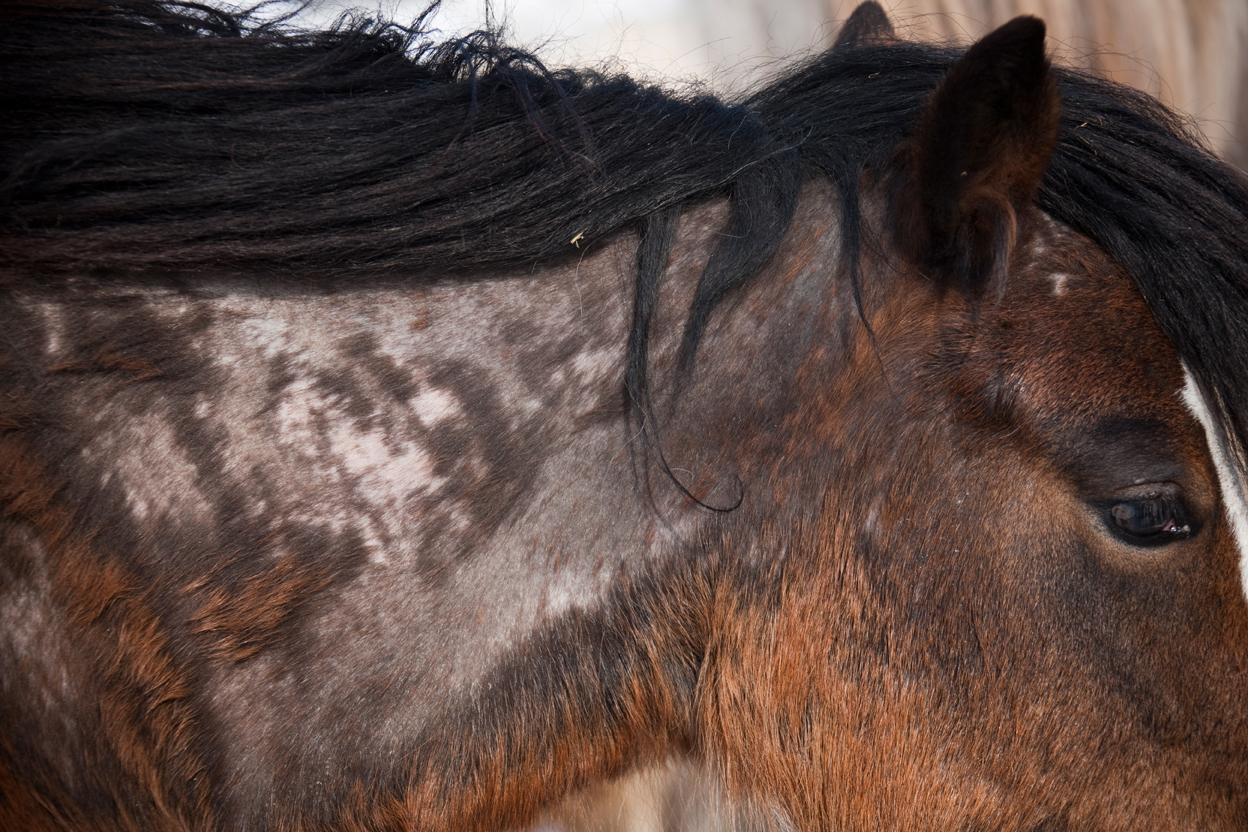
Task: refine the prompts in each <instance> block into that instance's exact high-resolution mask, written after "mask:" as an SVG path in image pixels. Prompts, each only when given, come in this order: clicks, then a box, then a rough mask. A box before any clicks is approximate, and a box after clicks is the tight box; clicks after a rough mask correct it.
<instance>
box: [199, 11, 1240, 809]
mask: <svg viewBox="0 0 1248 832" xmlns="http://www.w3.org/2000/svg"><path fill="white" fill-rule="evenodd" d="M222 4H223V5H224V4H225V3H222ZM426 5H427V3H426V2H425V0H312V1H311V2H310V3H309V4H307V6H306V7H305V8H304V10H303V11H302V12H301V13H300V15H299V18H298V19H299V22H300V23H301V24H304V25H312V26H324V25H328V24H331V23H333V22H334V21H335V20H336V19H337V18H338V17H339V16H340V15H342V14H343V13H345V12H347V11H349V10H351V9H356V10H358V12H359V13H361V14H363V15H365V16H371V17H383V18H388V19H392V20H394V21H396V22H400V23H410V22H411V21H412V20H414V19H415V18H416V17H418V16H419V15H420V14H421V13H422V12H423V11H424V9H425V7H426ZM856 5H857V0H844V1H843V0H771V2H763V1H762V0H622V1H621V2H594V0H495V2H492V3H489V4H488V5H487V4H486V2H485V0H445V2H443V3H442V5H441V6H440V8H439V9H438V10H437V12H436V13H435V14H434V16H433V17H432V18H431V20H432V25H433V27H435V28H436V29H438V30H440V32H441V34H442V35H443V36H445V37H453V36H455V35H458V34H465V33H467V32H470V31H472V30H474V29H477V28H481V27H483V26H486V25H493V26H496V27H499V26H501V27H502V28H504V29H505V30H506V31H507V33H508V40H509V41H510V42H511V43H512V44H513V45H516V46H522V47H526V48H528V49H531V50H533V51H536V52H537V53H538V54H539V55H540V56H541V57H542V59H543V60H544V62H545V63H546V64H547V65H548V66H552V67H553V66H567V65H578V66H583V65H590V66H602V65H604V64H605V65H607V66H609V67H611V68H614V69H621V70H624V71H627V72H629V73H630V74H633V75H635V76H641V77H645V78H647V79H651V80H655V81H663V82H665V83H668V84H689V83H692V84H699V85H703V86H706V87H709V88H710V89H712V90H713V91H715V92H718V93H722V94H725V95H729V96H731V95H733V94H734V93H740V92H743V91H745V90H747V89H749V88H750V87H751V86H753V85H757V84H759V83H761V82H763V81H765V80H766V79H767V78H768V77H769V76H771V75H773V74H774V73H775V72H777V71H779V70H781V69H783V67H784V66H786V65H787V64H788V63H790V62H792V61H795V60H798V59H800V58H802V57H803V56H805V55H809V54H810V53H811V52H812V51H817V50H821V49H824V48H826V47H828V46H829V45H831V43H832V41H833V39H835V37H836V34H837V32H838V30H839V28H840V25H841V23H842V22H843V21H844V20H845V18H846V17H848V16H849V14H850V13H851V12H852V11H853V9H854V8H855V6H856ZM881 5H882V6H884V7H885V9H886V10H887V11H888V12H889V16H890V17H891V18H892V20H893V23H894V26H896V27H897V30H898V34H899V35H900V36H902V37H905V38H909V39H918V40H929V41H953V42H960V43H967V42H970V41H972V40H975V39H977V38H979V37H980V36H982V35H983V34H985V33H986V32H987V31H988V30H990V29H992V28H994V27H996V26H999V25H1000V24H1002V23H1004V22H1006V21H1007V20H1009V19H1010V18H1012V17H1014V16H1016V15H1019V14H1034V15H1037V16H1039V17H1041V18H1043V19H1044V20H1045V22H1046V23H1047V24H1048V32H1049V38H1050V51H1051V52H1052V53H1053V55H1054V57H1055V59H1056V60H1058V61H1060V62H1064V63H1068V64H1072V65H1076V66H1081V67H1085V68H1089V69H1092V70H1094V71H1096V72H1098V73H1101V74H1103V75H1105V76H1107V77H1110V78H1112V79H1114V80H1116V81H1120V82H1122V83H1125V84H1130V85H1132V86H1135V87H1138V88H1140V89H1142V90H1145V91H1146V92H1149V93H1151V94H1152V95H1154V96H1156V97H1158V98H1160V99H1161V100H1162V101H1163V102H1165V103H1166V104H1167V105H1169V106H1170V107H1172V108H1175V109H1178V110H1181V111H1183V112H1186V113H1188V114H1189V115H1190V116H1191V117H1192V118H1193V119H1194V120H1195V122H1196V123H1197V125H1198V126H1199V128H1200V130H1201V131H1202V132H1203V133H1204V135H1205V136H1206V137H1207V139H1208V141H1209V145H1210V147H1211V148H1212V149H1213V150H1214V151H1215V152H1217V153H1219V154H1220V155H1221V156H1223V158H1225V159H1227V160H1228V161H1231V162H1232V163H1234V164H1236V165H1238V166H1239V167H1240V168H1241V169H1245V170H1248V147H1246V144H1245V141H1246V139H1248V0H881ZM277 8H284V9H286V10H288V9H289V6H288V5H283V4H277ZM765 828H767V827H766V823H765V818H762V817H758V816H756V815H754V814H752V812H751V810H750V807H748V806H733V805H731V804H730V803H729V802H728V801H726V800H725V799H724V797H723V796H722V795H721V794H720V793H719V791H718V789H717V786H716V783H715V781H714V778H713V776H712V775H711V774H710V773H709V772H707V771H703V770H701V769H700V768H699V767H698V766H697V765H696V764H695V763H694V762H692V761H688V760H672V761H669V762H667V763H665V764H664V765H661V766H658V767H654V768H650V769H648V770H645V771H641V772H638V773H636V774H634V775H631V776H629V777H626V778H624V779H622V780H620V781H617V782H614V783H610V784H606V785H604V786H601V787H598V788H595V789H593V790H591V791H588V792H586V793H584V794H580V795H575V796H573V797H572V798H570V799H569V800H568V801H567V802H566V803H564V804H563V805H562V806H560V807H558V808H556V809H554V810H552V811H551V812H550V813H549V815H548V816H547V817H546V818H545V819H543V820H542V821H541V823H539V824H538V826H537V828H536V829H537V832H591V830H593V832H729V831H730V830H731V831H732V832H745V830H755V829H765Z"/></svg>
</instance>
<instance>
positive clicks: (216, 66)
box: [0, 0, 1248, 445]
mask: <svg viewBox="0 0 1248 832" xmlns="http://www.w3.org/2000/svg"><path fill="white" fill-rule="evenodd" d="M960 52H961V50H958V49H951V48H945V47H936V46H929V45H922V44H913V43H898V44H875V43H868V44H865V45H861V46H857V47H854V48H849V49H842V50H834V51H831V52H828V53H825V54H824V55H822V56H820V57H818V58H816V59H814V60H812V61H810V62H808V63H806V64H805V65H803V66H801V67H799V68H797V69H796V70H794V71H792V72H790V73H788V74H786V75H784V76H783V77H780V78H779V79H778V80H776V81H774V82H773V83H772V84H770V85H769V86H767V87H766V88H765V89H763V90H761V91H760V92H758V93H757V94H755V95H752V96H750V97H748V98H746V99H744V100H742V101H738V102H726V101H721V100H719V99H717V98H715V97H713V96H710V95H706V94H701V93H696V92H695V93H686V94H676V93H673V92H670V91H666V90H662V89H659V88H656V87H653V86H645V85H642V84H638V83H637V82H634V81H632V80H630V79H628V78H625V77H623V76H620V75H604V74H600V73H597V72H592V71H583V70H557V71H551V70H548V69H547V68H546V67H544V66H543V65H542V63H541V62H540V61H539V60H538V59H537V58H536V57H535V56H533V55H531V54H527V53H525V52H522V51H518V50H515V49H511V48H508V47H507V46H505V45H504V44H502V43H501V42H500V39H499V38H498V37H497V36H496V35H494V34H492V33H488V32H485V33H476V34H474V35H471V36H469V37H467V38H463V39H460V40H454V41H450V42H447V43H442V44H436V43H433V42H431V41H430V40H429V39H428V38H427V36H426V34H425V32H423V31H422V28H421V24H420V23H419V22H418V24H417V25H416V26H415V27H413V28H410V29H406V28H400V27H396V26H393V25H386V24H378V23H374V22H356V23H349V24H343V25H340V26H338V27H337V28H335V29H334V30H331V31H327V32H315V33H307V32H297V31H291V30H289V29H284V28H282V27H281V26H274V25H262V24H257V23H254V22H251V21H250V20H249V18H248V16H247V15H246V14H245V13H243V14H229V13H225V12H222V11H218V10H213V9H209V8H207V7H203V6H198V5H195V4H189V3H188V4H180V3H162V2H143V1H142V0H136V1H133V2H129V1H126V2H112V3H110V2H97V0H80V2H66V3H65V4H63V5H51V4H45V3H38V2H30V3H29V4H25V3H20V2H19V3H9V4H6V5H5V7H4V8H3V9H2V10H0V112H3V113H4V114H5V116H4V119H5V128H4V131H3V133H2V134H0V158H2V159H3V166H4V168H3V174H2V177H3V178H2V180H0V205H2V206H3V207H2V209H0V210H2V216H0V266H2V267H3V268H4V270H5V274H4V275H3V276H0V282H8V283H11V282H13V281H20V280H28V279H42V280H46V279H51V278H52V277H53V276H54V275H56V274H67V273H71V272H73V273H83V272H90V273H94V274H100V275H104V274H109V273H120V272H125V273H129V274H136V273H142V272H148V271H161V272H165V273H169V272H175V273H176V272H182V273H186V272H197V271H198V272H202V271H215V272H220V271H222V270H224V269H241V268H245V269H247V270H248V271H250V272H253V273H254V272H265V271H268V272H273V273H278V274H280V276H281V277H282V279H285V280H291V279H297V278H298V277H299V276H301V275H308V274H320V275H326V274H335V275H340V276H342V277H344V278H345V277H349V276H350V275H352V274H380V273H386V274H394V273H405V274H413V273H428V272H430V271H434V270H436V271H441V272H444V271H447V270H454V271H457V272H462V273H466V272H469V271H474V270H475V271H481V270H487V269H496V268H500V267H508V266H520V265H525V264H531V263H533V262H535V261H538V260H549V259H557V258H561V257H573V256H578V255H579V252H578V248H582V249H583V248H584V247H586V246H591V245H594V244H598V243H601V242H604V241H606V240H607V239H609V238H610V237H612V236H613V235H615V234H617V233H619V232H620V231H621V230H629V231H631V230H635V231H637V232H639V233H640V234H641V239H642V245H641V248H640V250H639V255H638V266H639V268H638V294H637V308H636V311H635V316H636V319H635V324H634V334H633V339H632V344H631V346H630V377H629V379H630V381H629V383H630V388H632V392H633V393H634V396H635V397H637V400H638V401H640V400H641V397H644V387H645V379H644V368H645V352H646V338H645V333H646V329H647V327H646V323H647V321H648V317H649V311H650V304H651V303H652V300H653V293H654V285H655V281H656V280H657V277H658V274H659V271H660V270H661V269H662V267H663V265H664V263H665V262H666V252H667V249H668V246H669V244H670V242H671V238H672V235H673V234H674V230H675V220H676V219H677V218H678V217H679V214H680V211H681V210H682V208H683V206H686V205H689V204H692V203H694V202H698V201H702V200H705V199H708V198H712V197H716V196H727V197H728V198H729V199H730V200H731V204H732V207H733V209H732V218H731V220H730V224H731V227H730V229H729V233H728V234H727V235H726V236H725V238H724V242H723V243H721V245H720V250H719V251H718V252H717V253H716V255H715V256H714V257H713V258H712V260H711V262H710V264H709V265H708V267H707V273H706V274H705V275H704V277H703V283H702V286H701V289H700V291H699V293H698V296H697V297H696V298H695V301H694V305H693V308H692V309H691V310H690V313H689V324H688V328H687V330H686V340H685V346H686V357H687V358H690V359H691V357H692V355H693V351H694V349H695V348H696V345H697V341H698V335H699V333H700V330H701V326H702V323H703V322H704V321H705V320H706V318H707V316H708V314H709V312H710V310H711V309H712V308H713V307H714V305H715V303H716V302H717V301H718V300H719V299H720V298H721V297H722V296H723V295H724V294H725V292H727V291H728V290H729V289H730V288H731V287H732V286H734V285H736V284H738V283H740V282H742V281H745V280H748V279H749V278H750V277H751V276H753V275H754V274H755V273H756V272H757V271H758V270H759V269H760V268H761V267H762V266H763V265H764V264H765V263H766V261H767V260H768V259H769V258H770V256H771V254H772V253H773V252H774V251H775V249H776V247H777V246H778V245H779V242H780V239H781V237H782V236H783V234H784V232H785V230H786V229H787V227H788V224H789V221H790V219H791V217H792V213H793V211H794V208H795V206H796V203H797V195H798V190H799V189H800V187H801V184H802V183H803V181H805V180H806V179H807V178H809V177H812V176H824V177H827V178H828V179H829V180H830V181H831V182H832V183H833V185H834V186H835V188H836V189H837V191H838V192H839V194H840V196H841V197H842V200H843V205H844V209H843V210H844V212H845V217H844V220H845V224H844V232H845V235H846V240H847V243H848V246H849V251H850V254H851V256H853V255H854V254H855V252H856V247H857V235H858V228H859V224H860V219H861V218H860V216H859V213H858V202H857V200H858V189H859V187H860V183H861V181H862V178H861V177H862V174H863V172H864V171H868V170H879V169H882V168H883V166H885V165H886V164H887V163H888V161H889V158H890V156H891V155H892V154H893V153H894V151H895V149H896V147H897V145H898V144H899V143H900V142H901V141H903V140H904V139H905V137H906V136H907V134H908V132H909V131H910V129H911V128H912V125H913V124H914V122H915V120H916V118H917V116H918V113H919V108H920V107H921V105H922V103H923V101H924V99H925V97H926V96H927V94H928V93H929V92H930V91H931V90H932V89H933V88H934V87H935V85H936V84H937V82H938V81H939V79H940V78H941V77H942V75H943V73H944V72H945V71H946V70H947V69H948V67H949V66H950V65H951V64H952V62H953V61H954V60H955V59H956V58H957V57H958V55H959V54H960ZM1058 75H1059V86H1060V90H1061V94H1062V97H1063V101H1064V113H1065V116H1064V125H1063V134H1062V137H1061V139H1060V142H1059V146H1058V149H1057V152H1056V154H1055V156H1054V158H1053V160H1052V162H1051V163H1050V166H1049V169H1048V172H1047V175H1046V180H1045V184H1044V186H1043V189H1042V191H1041V193H1040V196H1039V202H1040V204H1041V206H1042V207H1043V208H1044V209H1045V210H1046V211H1048V212H1049V213H1050V214H1052V215H1053V216H1055V217H1057V218H1058V219H1060V220H1062V221H1063V222H1065V223H1067V224H1069V225H1070V226H1072V227H1074V228H1075V229H1077V230H1078V231H1080V232H1082V233H1084V234H1086V235H1088V236H1089V237H1091V238H1092V239H1094V240H1096V241H1097V242H1098V243H1100V244H1101V245H1102V246H1103V247H1104V248H1105V249H1107V250H1108V252H1109V253H1110V254H1111V255H1112V256H1113V257H1114V258H1116V259H1117V260H1118V261H1119V262H1121V263H1122V264H1123V265H1124V266H1125V267H1126V268H1127V270H1128V271H1129V272H1130V273H1131V274H1132V275H1133V277H1134V278H1135V280H1136V282H1137V283H1138V285H1139V287H1140V290H1141V291H1142V293H1143V295H1144V297H1145V299H1146V300H1147V302H1148V304H1149V306H1150V307H1151V309H1152V310H1153V313H1154V315H1155V316H1156V317H1157V320H1158V322H1159V323H1160V324H1161V326H1162V328H1163V329H1164V330H1165V331H1166V333H1167V334H1168V335H1169V337H1170V338H1171V339H1172V340H1173V342H1174V343H1175V345H1176V347H1177V349H1178V350H1179V352H1180V354H1181V355H1182V356H1183V358H1184V360H1185V361H1186V363H1187V364H1188V366H1189V367H1190V368H1191V370H1192V372H1193V373H1194V374H1195V375H1196V377H1197V378H1198V379H1199V380H1200V382H1201V383H1202V385H1203V386H1204V388H1205V391H1206V393H1207V394H1209V395H1210V397H1211V398H1212V399H1213V400H1214V402H1215V409H1216V410H1219V411H1220V412H1221V415H1222V417H1223V420H1224V424H1226V425H1227V426H1228V427H1229V428H1230V433H1232V434H1233V435H1234V436H1236V437H1238V439H1239V440H1240V442H1239V444H1240V445H1244V444H1246V442H1245V440H1248V188H1246V187H1245V183H1244V181H1243V180H1242V179H1241V178H1240V177H1239V175H1238V174H1237V173H1235V172H1234V171H1233V170H1232V169H1231V168H1229V167H1228V166H1226V165H1224V164H1223V163H1221V162H1219V161H1218V160H1216V159H1214V158H1213V157H1212V156H1211V155H1210V154H1209V153H1208V152H1207V151H1206V150H1204V149H1203V148H1202V147H1201V146H1200V144H1199V141H1198V140H1197V139H1196V138H1195V137H1194V136H1193V134H1192V132H1191V131H1190V129H1189V127H1188V125H1187V123H1186V122H1185V121H1183V120H1182V119H1180V118H1179V117H1177V116H1175V115H1174V114H1173V113H1171V112H1169V111H1168V110H1166V109H1165V108H1164V107H1162V106H1161V105H1160V104H1158V103H1157V102H1155V101H1154V100H1152V99H1151V98H1148V97H1147V96H1145V95H1143V94H1140V93H1136V92H1134V91H1132V90H1130V89H1128V88H1125V87H1122V86H1119V85H1115V84H1112V83H1108V82H1105V81H1101V80H1098V79H1095V78H1092V77H1090V76H1088V75H1087V74H1084V73H1081V72H1079V71H1076V70H1071V69H1060V70H1058Z"/></svg>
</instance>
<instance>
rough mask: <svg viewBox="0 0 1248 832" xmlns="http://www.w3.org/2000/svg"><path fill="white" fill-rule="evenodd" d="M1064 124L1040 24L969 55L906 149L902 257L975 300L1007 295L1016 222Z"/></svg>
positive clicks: (1011, 31)
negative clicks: (993, 292)
mask: <svg viewBox="0 0 1248 832" xmlns="http://www.w3.org/2000/svg"><path fill="white" fill-rule="evenodd" d="M1060 119H1061V103H1060V99H1059V98H1058V93H1057V85H1056V83H1055V82H1054V79H1053V73H1052V71H1051V68H1050V66H1049V61H1048V58H1046V57H1045V54H1044V23H1043V22H1042V21H1040V20H1038V19H1037V18H1034V17H1016V18H1014V19H1013V20H1011V21H1010V22H1009V23H1006V24H1005V25H1004V26H1002V27H1001V28H999V29H997V30H996V31H994V32H992V33H991V34H989V35H987V36H986V37H985V38H984V39H983V40H981V41H979V42H978V43H976V44H975V45H973V46H972V47H971V48H970V49H968V50H967V51H966V54H965V55H964V56H963V57H962V58H961V59H960V60H959V61H958V62H957V63H956V64H955V65H954V66H953V68H952V69H951V70H950V71H949V74H948V75H946V76H945V79H944V81H943V82H942V83H941V85H940V86H939V87H938V88H937V89H936V91H935V93H933V94H932V96H931V98H930V99H929V100H928V103H927V106H926V109H925V111H924V112H923V115H922V116H921V117H920V119H919V124H918V128H917V129H916V131H915V133H914V136H913V137H912V139H911V141H910V142H909V144H908V146H907V148H906V149H907V151H908V157H909V158H908V160H907V161H908V165H907V167H908V169H909V170H908V176H907V181H906V183H905V185H904V186H903V188H902V191H901V192H900V193H899V197H900V202H899V204H898V206H897V207H898V214H897V216H898V217H899V219H900V221H901V224H902V226H901V228H900V229H899V230H900V232H901V233H900V242H901V243H902V246H903V248H904V249H906V250H907V251H908V253H909V254H911V255H912V256H913V257H914V258H915V260H916V261H917V262H919V263H920V265H921V266H924V267H926V268H927V269H928V270H929V274H931V275H932V276H934V277H937V278H938V279H945V280H950V279H952V280H956V281H959V282H960V283H961V285H962V287H963V288H964V289H965V290H967V291H968V292H969V293H970V294H971V295H972V296H981V295H982V294H983V293H984V291H985V289H986V288H987V287H988V286H989V285H990V284H993V283H997V284H998V287H997V288H998V291H1004V288H1005V284H1004V282H1003V281H1004V278H1005V264H1006V263H1007V262H1008V257H1009V252H1010V248H1011V247H1012V245H1013V242H1014V236H1015V233H1016V230H1017V214H1018V213H1019V212H1020V211H1021V210H1024V209H1026V208H1027V207H1028V206H1030V205H1031V203H1032V200H1033V198H1034V197H1035V194H1036V191H1037V190H1038V189H1039V187H1040V180H1041V177H1042V176H1043V175H1044V169H1045V167H1046V165H1047V164H1048V161H1049V157H1050V156H1051V155H1052V154H1053V148H1054V146H1055V145H1056V143H1057V134H1058V126H1059V122H1060Z"/></svg>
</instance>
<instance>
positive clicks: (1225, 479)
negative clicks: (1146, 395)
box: [1183, 367, 1248, 596]
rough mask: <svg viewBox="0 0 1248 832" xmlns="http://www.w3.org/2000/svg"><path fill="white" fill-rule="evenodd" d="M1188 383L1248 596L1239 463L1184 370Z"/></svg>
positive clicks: (1247, 536)
mask: <svg viewBox="0 0 1248 832" xmlns="http://www.w3.org/2000/svg"><path fill="white" fill-rule="evenodd" d="M1183 374H1184V377H1185V378H1186V380H1187V383H1186V384H1185V385H1184V387H1183V401H1184V403H1185V404H1187V409H1188V410H1190V411H1192V413H1193V414H1195V416H1196V418H1197V419H1199V420H1200V424H1201V425H1202V426H1203V427H1204V429H1205V438H1206V439H1207V440H1208V443H1209V453H1210V454H1211V455H1212V456H1213V467H1214V468H1216V469H1217V472H1218V483H1219V485H1221V487H1222V503H1223V505H1225V506H1226V517H1227V520H1229V521H1230V524H1231V530H1232V531H1233V532H1234V533H1235V540H1236V542H1238V543H1239V577H1240V585H1241V586H1242V588H1243V590H1244V595H1245V596H1248V502H1245V499H1244V485H1243V479H1242V478H1241V477H1240V476H1237V472H1236V468H1235V463H1234V461H1233V460H1232V458H1231V455H1230V454H1229V453H1228V452H1227V448H1226V443H1225V442H1224V441H1223V438H1222V431H1221V429H1220V428H1219V427H1218V425H1217V422H1215V421H1214V419H1213V413H1212V412H1211V411H1210V410H1209V405H1208V404H1207V403H1206V402H1205V399H1204V396H1202V395H1201V393H1200V388H1199V387H1198V386H1197V384H1196V380H1195V379H1193V378H1192V374H1191V373H1190V372H1189V371H1188V369H1187V368H1186V367H1184V368H1183Z"/></svg>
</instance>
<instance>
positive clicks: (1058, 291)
mask: <svg viewBox="0 0 1248 832" xmlns="http://www.w3.org/2000/svg"><path fill="white" fill-rule="evenodd" d="M1049 280H1052V281H1053V294H1055V295H1064V294H1066V281H1067V280H1070V275H1068V274H1065V273H1063V272H1055V273H1054V274H1051V275H1049Z"/></svg>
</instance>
